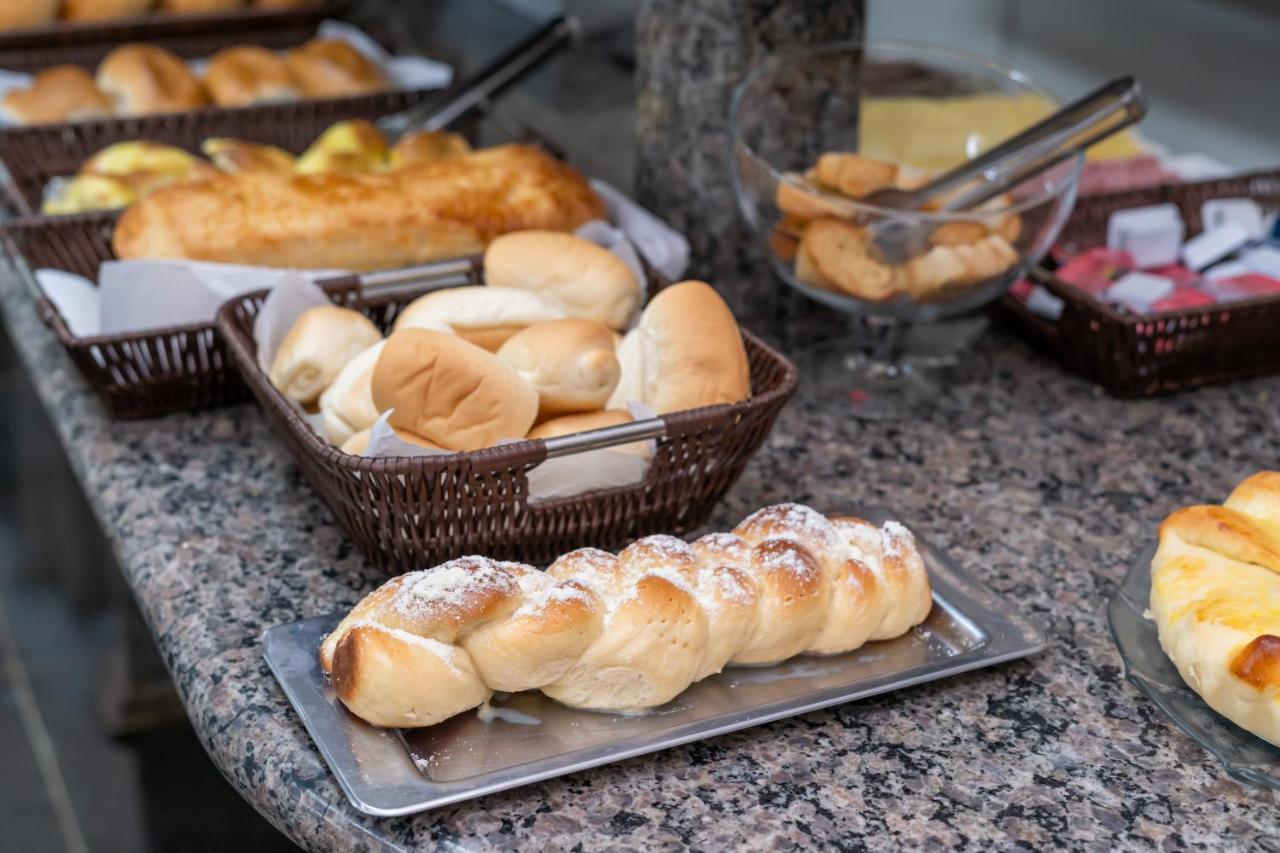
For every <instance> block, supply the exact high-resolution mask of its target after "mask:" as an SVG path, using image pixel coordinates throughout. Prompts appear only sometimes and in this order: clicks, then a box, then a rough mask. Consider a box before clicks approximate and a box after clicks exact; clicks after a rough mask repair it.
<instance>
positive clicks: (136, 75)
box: [97, 44, 209, 116]
mask: <svg viewBox="0 0 1280 853" xmlns="http://www.w3.org/2000/svg"><path fill="white" fill-rule="evenodd" d="M97 80H98V88H100V89H101V90H102V91H104V92H106V93H107V95H108V96H110V98H111V99H112V101H113V102H114V104H115V110H116V114H117V115H122V116H141V115H150V114H152V113H170V112H185V111H187V110H194V109H198V108H200V107H203V106H205V105H206V104H208V103H209V95H208V93H207V92H205V89H204V85H203V84H202V83H201V82H200V81H199V80H197V79H196V78H195V75H194V74H192V73H191V69H189V68H187V64H186V63H185V62H183V61H182V59H180V58H179V57H178V56H176V55H175V54H173V53H170V52H169V51H167V50H165V49H164V48H161V47H155V46H154V45H149V44H127V45H124V46H123V47H117V48H116V49H115V50H113V51H111V52H110V53H108V54H107V56H106V58H105V59H103V60H102V64H101V65H99V66H98V77H97Z"/></svg>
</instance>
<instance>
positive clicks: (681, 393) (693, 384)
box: [623, 281, 751, 414]
mask: <svg viewBox="0 0 1280 853" xmlns="http://www.w3.org/2000/svg"><path fill="white" fill-rule="evenodd" d="M632 334H635V335H637V337H638V341H637V342H636V343H635V344H633V345H632V346H635V347H637V348H638V354H631V355H628V356H627V357H628V358H630V359H632V360H633V361H634V360H635V358H636V355H638V360H639V362H640V370H639V373H640V377H641V392H642V394H643V397H642V399H641V400H640V401H639V402H644V403H647V404H648V405H650V406H652V407H653V409H654V411H656V412H657V413H658V414H665V413H667V412H675V411H680V410H682V409H696V408H699V407H700V406H712V405H715V404H717V403H736V402H738V401H739V400H745V399H746V398H747V397H750V396H751V368H750V364H749V363H748V361H747V351H746V348H745V347H744V346H743V343H742V332H741V331H740V330H739V329H738V323H737V321H736V320H734V319H733V312H731V311H730V310H729V306H728V305H726V304H725V302H724V300H723V299H721V298H720V294H718V293H716V292H715V290H713V289H712V288H711V286H710V285H708V284H706V283H704V282H701V281H684V282H681V283H679V284H673V285H671V286H670V287H668V288H666V289H664V290H663V291H661V292H660V293H659V294H658V295H657V296H655V297H654V298H653V299H651V300H650V301H649V305H648V306H647V307H646V308H645V309H644V314H642V315H641V317H640V324H639V326H638V327H637V329H636V330H634V331H633V332H632V333H631V334H628V335H627V337H628V338H630V337H631V335H632ZM627 346H628V344H627V340H626V339H625V338H624V339H623V349H624V350H625V349H626V348H627ZM631 369H632V370H634V367H632V368H631ZM623 370H624V374H625V371H626V370H627V366H626V365H625V363H624V367H623Z"/></svg>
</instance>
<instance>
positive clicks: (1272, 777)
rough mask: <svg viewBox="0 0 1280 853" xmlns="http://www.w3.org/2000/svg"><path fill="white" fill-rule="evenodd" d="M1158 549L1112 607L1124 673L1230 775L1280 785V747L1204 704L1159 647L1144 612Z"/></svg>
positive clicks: (1134, 570)
mask: <svg viewBox="0 0 1280 853" xmlns="http://www.w3.org/2000/svg"><path fill="white" fill-rule="evenodd" d="M1155 552H1156V548H1155V546H1154V545H1152V546H1150V547H1148V548H1147V549H1145V550H1144V551H1143V552H1142V553H1141V554H1140V555H1139V556H1138V559H1137V560H1135V561H1134V563H1133V565H1132V566H1130V567H1129V574H1127V575H1125V579H1124V583H1123V584H1122V585H1121V587H1120V591H1119V592H1117V593H1116V595H1115V597H1114V598H1112V599H1111V602H1110V603H1109V604H1108V605H1107V620H1108V621H1109V622H1110V623H1111V636H1112V637H1113V638H1114V639H1115V641H1116V647H1117V648H1118V649H1119V650H1120V657H1122V658H1123V659H1124V669H1125V677H1126V678H1128V679H1129V681H1131V682H1133V685H1134V686H1135V687H1137V688H1138V689H1139V690H1141V691H1142V692H1143V693H1145V694H1146V695H1147V697H1148V698H1150V699H1151V700H1152V701H1153V702H1155V703H1156V705H1158V706H1159V707H1160V710H1162V711H1164V712H1165V713H1166V714H1167V715H1168V716H1169V718H1170V719H1172V720H1173V722H1174V723H1176V724H1177V726H1178V728H1180V729H1182V730H1183V731H1184V732H1186V733H1187V734H1189V735H1190V736H1191V738H1192V739H1193V740H1194V741H1195V742H1196V743H1198V744H1200V745H1201V746H1203V747H1204V748H1205V749H1207V750H1208V751H1209V752H1210V754H1212V755H1213V756H1214V757H1215V758H1217V759H1218V760H1219V761H1221V762H1222V766H1223V767H1225V768H1226V769H1227V773H1229V774H1230V775H1231V776H1233V777H1234V778H1236V779H1239V780H1240V781H1241V782H1248V783H1250V784H1253V785H1261V786H1262V787H1264V788H1277V789H1280V748H1277V747H1274V746H1272V745H1271V744H1269V743H1267V742H1266V741H1264V740H1263V739H1262V738H1260V737H1258V736H1256V735H1252V734H1250V733H1249V732H1247V731H1245V730H1244V729H1242V728H1240V727H1239V726H1237V725H1236V724H1234V723H1232V722H1231V721H1230V720H1228V719H1227V718H1226V717H1224V716H1222V715H1221V714H1219V713H1218V712H1217V711H1215V710H1213V709H1212V708H1210V707H1209V706H1208V705H1207V704H1205V701H1204V700H1203V699H1201V698H1200V696H1199V694H1197V693H1196V692H1195V691H1194V690H1192V689H1191V688H1190V687H1188V686H1187V685H1186V682H1184V681H1183V680H1182V676H1180V675H1179V674H1178V670H1177V669H1176V668H1175V667H1174V665H1173V661H1171V660H1169V657H1168V656H1167V655H1166V654H1165V653H1164V649H1162V648H1160V640H1159V638H1158V636H1157V635H1156V624H1155V622H1153V621H1152V620H1151V619H1149V618H1147V617H1146V616H1144V615H1143V613H1144V612H1145V611H1146V609H1147V605H1148V602H1149V601H1150V600H1151V558H1152V557H1153V556H1154V555H1155Z"/></svg>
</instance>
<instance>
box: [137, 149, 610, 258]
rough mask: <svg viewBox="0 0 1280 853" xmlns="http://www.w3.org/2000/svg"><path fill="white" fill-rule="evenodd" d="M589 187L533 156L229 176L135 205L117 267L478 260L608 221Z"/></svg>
mask: <svg viewBox="0 0 1280 853" xmlns="http://www.w3.org/2000/svg"><path fill="white" fill-rule="evenodd" d="M603 212H604V208H603V205H602V203H601V201H600V199H599V198H598V197H597V196H596V194H595V192H594V191H593V190H592V189H591V187H590V185H589V184H588V183H587V181H586V179H585V178H583V177H582V175H580V174H579V173H577V172H576V171H574V170H573V169H571V168H570V167H568V166H566V165H564V164H562V163H559V162H558V161H556V160H554V159H553V158H551V157H550V156H549V155H547V154H545V153H543V152H541V151H538V150H537V149H534V148H530V147H527V146H521V145H509V146H499V147H496V148H488V149H483V150H480V151H475V152H472V153H470V154H466V155H461V156H458V157H452V158H449V159H446V160H442V161H439V162H435V163H427V164H424V165H421V166H410V167H407V168H405V169H401V170H400V171H398V172H396V173H395V174H394V175H381V174H377V175H375V174H343V175H259V174H254V175H226V176H220V177H218V178H215V179H214V180H211V181H207V182H204V183H202V184H200V185H198V186H184V187H175V188H170V189H166V190H162V191H160V192H158V193H155V194H154V195H152V196H150V197H148V198H147V199H146V200H145V201H144V202H142V203H141V204H137V205H134V206H133V207H131V208H130V209H129V210H128V211H127V212H126V213H125V214H124V216H123V217H122V218H121V219H120V222H119V224H118V226H117V228H116V233H115V239H114V243H115V250H116V254H117V256H118V257H121V258H157V257H169V258H190V259H192V260H204V261H215V262H221V263H242V264H258V265H262V266H285V267H297V268H302V269H360V270H363V269H379V268H387V267H397V266H409V265H412V264H418V263H425V262H426V261H431V260H438V259H440V258H446V257H456V256H458V255H465V254H470V253H474V252H478V251H480V250H482V249H483V248H484V246H485V245H487V243H488V242H489V241H490V240H492V239H493V238H494V237H496V236H497V235H499V234H504V233H506V232H508V231H515V230H520V229H525V228H546V229H552V230H559V231H571V230H573V229H574V228H577V227H578V226H579V225H581V224H582V223H584V222H586V221H587V220H588V219H593V218H597V217H599V216H601V215H603Z"/></svg>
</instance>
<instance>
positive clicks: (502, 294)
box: [394, 285, 565, 352]
mask: <svg viewBox="0 0 1280 853" xmlns="http://www.w3.org/2000/svg"><path fill="white" fill-rule="evenodd" d="M564 316H565V313H564V312H563V311H561V310H560V309H559V308H557V307H556V306H554V305H552V304H551V303H550V302H547V301H546V300H545V299H543V298H542V297H541V296H538V295H537V294H534V293H529V292H528V291H524V290H514V289H512V288H509V287H485V286H483V285H472V286H468V287H450V288H446V289H445V290H437V291H434V292H432V293H427V294H425V295H423V296H419V297H418V298H417V299H415V300H413V301H412V302H410V303H409V304H408V305H406V306H405V308H404V310H403V311H401V312H400V315H399V316H398V317H396V322H395V326H394V328H395V329H397V330H398V329H434V330H436V331H449V332H453V333H454V334H455V335H458V336H459V337H461V338H465V339H466V340H468V341H470V342H471V343H473V344H475V345H476V346H478V347H483V348H484V349H487V350H490V351H492V352H496V351H497V350H498V348H499V347H501V346H502V345H503V344H504V343H506V342H507V341H508V340H509V339H510V338H511V336H512V335H515V334H516V333H517V332H521V331H523V330H525V329H527V328H529V327H530V326H533V325H535V324H537V323H547V322H550V321H552V320H559V319H562V318H563V317H564Z"/></svg>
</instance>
